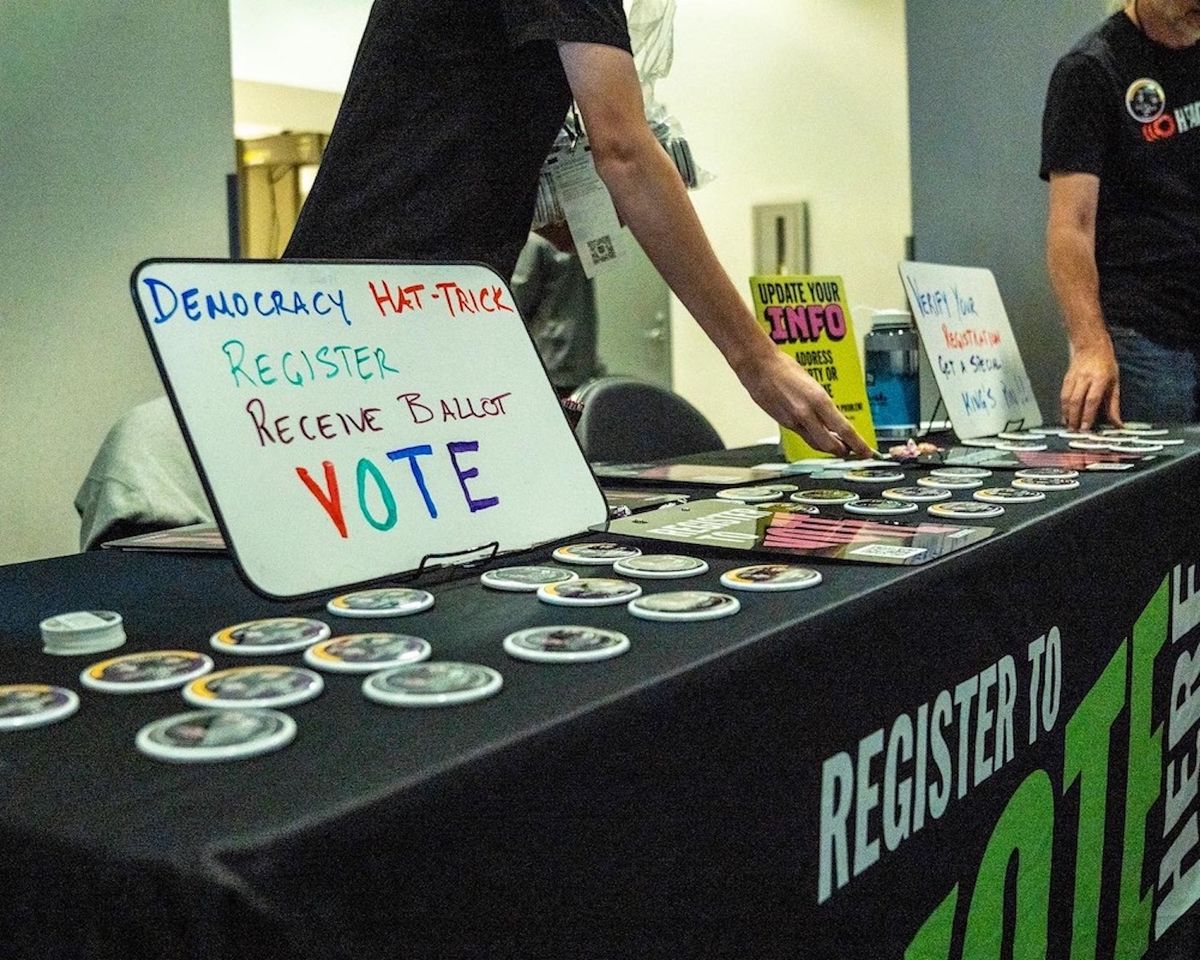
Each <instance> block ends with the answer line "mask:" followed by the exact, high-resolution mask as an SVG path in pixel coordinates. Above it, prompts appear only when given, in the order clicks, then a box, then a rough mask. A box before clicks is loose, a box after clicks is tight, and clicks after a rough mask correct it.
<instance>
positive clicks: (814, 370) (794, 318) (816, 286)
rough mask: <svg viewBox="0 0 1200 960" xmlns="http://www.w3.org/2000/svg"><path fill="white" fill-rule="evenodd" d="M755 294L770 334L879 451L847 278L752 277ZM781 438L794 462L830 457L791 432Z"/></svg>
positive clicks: (760, 318) (756, 309)
mask: <svg viewBox="0 0 1200 960" xmlns="http://www.w3.org/2000/svg"><path fill="white" fill-rule="evenodd" d="M750 292H751V295H752V296H753V298H754V314H755V316H756V317H758V321H759V323H761V324H762V325H763V327H764V328H765V329H766V331H767V335H768V336H769V337H770V338H771V339H772V340H774V341H775V343H776V344H777V345H778V346H779V349H780V350H782V351H783V352H784V353H785V354H787V355H788V356H789V357H792V358H794V359H795V361H796V362H797V363H798V364H800V366H802V367H803V368H804V369H805V371H807V373H808V374H809V375H810V376H811V377H812V378H813V379H814V380H816V381H817V383H819V384H820V385H821V386H822V387H824V388H825V392H826V393H828V394H829V396H831V397H832V398H833V402H834V404H836V406H837V408H838V409H839V410H840V411H841V412H842V414H843V415H844V416H845V417H846V419H847V420H849V421H850V422H851V423H852V424H853V425H854V429H856V430H857V431H858V432H859V434H861V436H862V437H863V439H864V440H866V441H867V443H868V444H869V445H870V446H872V447H874V446H875V443H876V441H875V425H874V424H873V423H872V422H871V407H870V405H869V404H868V403H867V387H866V382H865V380H864V378H863V371H862V363H861V362H860V361H859V358H858V341H857V339H856V338H855V336H854V326H853V324H852V323H851V320H850V307H849V306H848V305H847V303H846V285H845V284H844V283H843V282H842V278H841V277H751V278H750ZM781 433H782V435H783V453H784V456H785V457H786V458H787V459H788V460H789V461H792V460H805V459H807V458H809V457H823V456H828V454H824V453H821V452H820V451H819V450H814V449H813V448H812V447H810V446H809V445H808V444H807V443H805V442H804V441H803V440H802V439H801V438H800V437H799V435H797V434H795V433H793V432H792V431H791V430H786V429H784V430H782V431H781Z"/></svg>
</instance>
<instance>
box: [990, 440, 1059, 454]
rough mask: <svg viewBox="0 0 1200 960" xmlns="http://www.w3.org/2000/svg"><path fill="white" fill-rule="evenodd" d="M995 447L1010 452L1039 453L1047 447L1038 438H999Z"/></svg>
mask: <svg viewBox="0 0 1200 960" xmlns="http://www.w3.org/2000/svg"><path fill="white" fill-rule="evenodd" d="M996 449H997V450H1007V451H1009V452H1011V453H1040V452H1041V451H1042V450H1046V449H1048V445H1047V444H1045V443H1042V442H1041V441H1039V440H1001V441H1000V442H999V443H997V444H996Z"/></svg>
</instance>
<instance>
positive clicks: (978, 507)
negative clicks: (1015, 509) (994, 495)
mask: <svg viewBox="0 0 1200 960" xmlns="http://www.w3.org/2000/svg"><path fill="white" fill-rule="evenodd" d="M926 509H927V510H928V511H929V515H930V516H932V517H943V518H944V519H947V520H985V519H987V518H988V517H1000V516H1003V515H1004V508H1003V507H1002V506H1000V505H999V504H998V503H980V502H979V501H978V500H952V501H949V502H947V503H931V504H930V505H929V506H928V507H927V508H926Z"/></svg>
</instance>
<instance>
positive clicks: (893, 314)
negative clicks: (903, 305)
mask: <svg viewBox="0 0 1200 960" xmlns="http://www.w3.org/2000/svg"><path fill="white" fill-rule="evenodd" d="M912 325H913V318H912V314H911V313H909V312H908V311H907V310H872V311H871V329H872V330H903V329H906V328H908V327H911V326H912Z"/></svg>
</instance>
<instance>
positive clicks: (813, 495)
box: [791, 489, 858, 506]
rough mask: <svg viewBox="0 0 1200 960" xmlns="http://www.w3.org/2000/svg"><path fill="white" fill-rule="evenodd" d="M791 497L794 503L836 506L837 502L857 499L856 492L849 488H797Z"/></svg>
mask: <svg viewBox="0 0 1200 960" xmlns="http://www.w3.org/2000/svg"><path fill="white" fill-rule="evenodd" d="M791 499H792V500H794V501H795V502H796V503H805V504H808V505H809V506H825V505H826V504H828V505H830V506H836V505H837V504H839V503H850V502H851V501H853V500H857V499H858V494H857V493H852V492H851V491H849V490H826V489H817V490H799V491H797V492H796V493H793V494H792V496H791Z"/></svg>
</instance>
